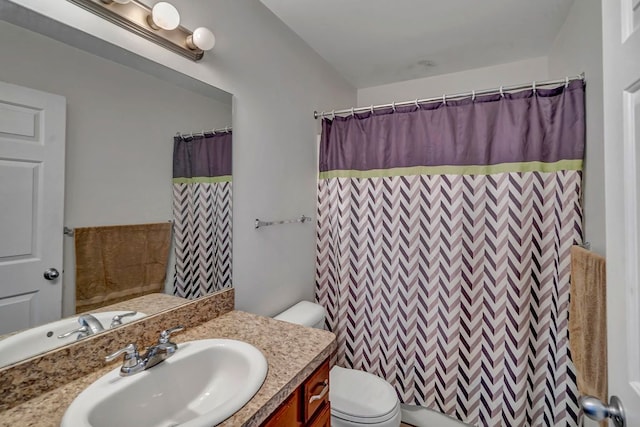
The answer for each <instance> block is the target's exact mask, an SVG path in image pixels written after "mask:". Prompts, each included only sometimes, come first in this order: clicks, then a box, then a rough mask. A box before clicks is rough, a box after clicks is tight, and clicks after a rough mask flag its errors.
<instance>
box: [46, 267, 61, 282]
mask: <svg viewBox="0 0 640 427" xmlns="http://www.w3.org/2000/svg"><path fill="white" fill-rule="evenodd" d="M58 277H60V272H59V271H58V270H56V269H55V268H53V267H51V268H48V269H46V270H45V272H44V278H45V279H47V280H56V279H57V278H58Z"/></svg>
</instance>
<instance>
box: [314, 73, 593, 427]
mask: <svg viewBox="0 0 640 427" xmlns="http://www.w3.org/2000/svg"><path fill="white" fill-rule="evenodd" d="M584 138H585V112H584V83H583V82H582V81H573V82H571V83H570V84H568V85H567V86H566V87H565V86H561V87H558V88H552V89H545V90H542V89H539V88H538V89H537V90H535V89H534V90H527V91H522V92H518V93H512V94H510V93H504V94H503V95H500V94H497V95H487V96H484V97H477V98H476V99H474V100H472V99H464V100H459V101H447V100H445V102H439V103H432V104H427V105H415V106H411V107H404V108H399V107H398V108H396V109H395V111H393V110H392V109H388V110H383V111H375V113H369V112H367V113H363V114H355V115H354V114H352V115H351V116H349V117H335V118H334V119H333V120H329V119H325V120H324V121H323V123H322V138H321V145H320V174H319V183H318V229H317V233H318V235H317V239H318V241H317V272H316V298H317V301H318V302H319V303H321V304H322V305H323V306H324V307H325V308H326V310H327V313H328V315H327V326H328V327H329V329H330V330H331V331H333V332H334V333H336V334H337V337H338V364H339V365H342V366H346V367H352V368H356V369H362V370H365V371H368V372H372V373H374V374H377V375H379V376H381V377H383V378H385V379H386V380H387V381H389V382H390V383H391V384H392V385H393V386H394V387H395V389H396V392H397V393H398V395H399V397H400V399H401V400H402V401H403V402H405V403H411V404H418V405H423V406H426V407H429V408H432V409H435V410H437V411H440V412H443V413H446V414H449V415H451V416H454V417H457V418H458V419H460V420H463V421H465V422H469V423H472V424H476V425H480V426H487V427H494V426H508V427H511V426H518V427H521V426H536V427H538V426H560V425H562V426H565V425H566V426H575V425H577V414H578V405H577V396H578V394H577V388H576V382H575V373H574V367H573V364H572V362H571V360H570V355H569V349H568V342H567V340H568V336H567V328H568V300H569V288H570V284H569V273H570V257H569V254H570V248H571V246H572V245H573V244H577V243H581V241H582V208H581V181H582V171H581V170H582V159H583V151H584Z"/></svg>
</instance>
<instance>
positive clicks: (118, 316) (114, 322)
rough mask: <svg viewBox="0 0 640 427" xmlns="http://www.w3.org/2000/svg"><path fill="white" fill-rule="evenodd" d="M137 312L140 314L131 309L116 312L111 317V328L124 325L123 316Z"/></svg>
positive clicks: (133, 314)
mask: <svg viewBox="0 0 640 427" xmlns="http://www.w3.org/2000/svg"><path fill="white" fill-rule="evenodd" d="M136 314H138V312H137V311H130V312H128V313H122V314H116V315H115V316H113V318H112V319H111V325H110V326H109V327H110V328H114V327H116V326H120V325H122V318H123V317H129V316H135V315H136Z"/></svg>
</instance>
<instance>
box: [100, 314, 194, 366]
mask: <svg viewBox="0 0 640 427" xmlns="http://www.w3.org/2000/svg"><path fill="white" fill-rule="evenodd" d="M183 329H184V326H176V327H174V328H170V329H166V330H164V331H162V332H160V338H158V343H157V344H155V345H152V346H151V347H149V348H148V349H147V351H146V353H145V354H144V355H143V356H140V353H139V352H138V346H136V345H135V344H133V343H131V344H128V345H127V346H126V347H125V348H122V349H120V350H118V351H116V352H115V353H113V354H110V355H108V356H107V357H105V358H104V360H105V361H107V362H111V361H112V360H115V359H116V358H117V357H118V356H120V355H121V354H124V358H123V360H122V366H121V367H120V376H121V377H128V376H130V375H134V374H137V373H138V372H142V371H144V370H147V369H149V368H153V367H154V366H156V365H157V364H158V363H160V362H163V361H165V360H166V359H168V358H169V357H171V356H173V355H174V354H175V352H176V350H177V349H178V345H177V344H176V343H173V342H171V341H169V337H170V336H171V334H172V333H174V332H178V331H181V330H183Z"/></svg>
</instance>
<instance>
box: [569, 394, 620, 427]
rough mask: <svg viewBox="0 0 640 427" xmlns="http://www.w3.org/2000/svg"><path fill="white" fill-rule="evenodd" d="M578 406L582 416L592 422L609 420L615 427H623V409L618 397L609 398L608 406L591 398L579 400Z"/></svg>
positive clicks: (595, 398) (586, 397) (585, 397)
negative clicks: (582, 413) (582, 412)
mask: <svg viewBox="0 0 640 427" xmlns="http://www.w3.org/2000/svg"><path fill="white" fill-rule="evenodd" d="M580 406H581V407H582V410H583V411H584V414H585V415H586V416H587V417H589V418H591V419H592V420H596V421H602V420H605V419H607V418H610V419H611V421H613V425H614V426H615V427H625V425H626V422H625V416H624V407H623V406H622V402H621V401H620V399H619V398H618V396H611V399H610V400H609V404H608V405H606V404H604V403H603V402H602V400H600V399H598V398H597V397H593V396H584V397H581V398H580Z"/></svg>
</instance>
